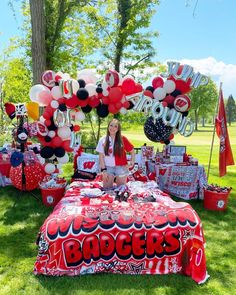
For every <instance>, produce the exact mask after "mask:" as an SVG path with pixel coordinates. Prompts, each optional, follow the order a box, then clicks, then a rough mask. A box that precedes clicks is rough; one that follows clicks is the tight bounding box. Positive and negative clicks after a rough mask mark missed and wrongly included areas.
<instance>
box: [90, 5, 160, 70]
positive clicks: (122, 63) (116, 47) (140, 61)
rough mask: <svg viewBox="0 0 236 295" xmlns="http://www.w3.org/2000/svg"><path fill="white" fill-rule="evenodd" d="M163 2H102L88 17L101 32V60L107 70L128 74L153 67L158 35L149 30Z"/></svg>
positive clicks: (91, 10)
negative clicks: (158, 7) (112, 69)
mask: <svg viewBox="0 0 236 295" xmlns="http://www.w3.org/2000/svg"><path fill="white" fill-rule="evenodd" d="M158 4H159V1H157V0H155V1H151V0H116V1H111V0H110V1H98V5H99V9H90V10H89V11H88V17H89V18H90V20H91V21H92V22H93V23H95V24H96V25H97V26H98V27H100V30H99V31H98V33H99V35H100V38H101V39H102V44H101V48H100V50H99V52H100V56H101V58H100V60H101V62H104V59H105V61H106V65H105V67H107V68H109V67H113V68H114V69H115V70H116V71H118V72H122V73H123V74H125V73H126V74H127V73H128V72H130V71H131V72H132V70H134V69H137V68H139V69H143V68H144V67H145V66H149V65H151V64H152V63H151V58H152V57H153V55H154V54H155V48H154V47H153V46H152V40H153V38H156V37H157V36H158V33H157V32H154V31H148V28H149V27H150V23H151V18H152V16H153V14H154V13H155V8H156V6H157V5H158Z"/></svg>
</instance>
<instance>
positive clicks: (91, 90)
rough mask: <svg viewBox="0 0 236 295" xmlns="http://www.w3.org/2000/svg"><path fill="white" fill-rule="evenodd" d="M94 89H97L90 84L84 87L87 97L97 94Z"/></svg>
mask: <svg viewBox="0 0 236 295" xmlns="http://www.w3.org/2000/svg"><path fill="white" fill-rule="evenodd" d="M96 88H97V86H96V85H95V84H91V83H89V84H86V86H85V89H86V90H87V91H88V93H89V96H93V95H95V94H97V92H96Z"/></svg>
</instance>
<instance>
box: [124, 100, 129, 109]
mask: <svg viewBox="0 0 236 295" xmlns="http://www.w3.org/2000/svg"><path fill="white" fill-rule="evenodd" d="M129 106H130V103H129V102H128V101H125V102H124V103H123V107H124V108H126V109H128V108H129Z"/></svg>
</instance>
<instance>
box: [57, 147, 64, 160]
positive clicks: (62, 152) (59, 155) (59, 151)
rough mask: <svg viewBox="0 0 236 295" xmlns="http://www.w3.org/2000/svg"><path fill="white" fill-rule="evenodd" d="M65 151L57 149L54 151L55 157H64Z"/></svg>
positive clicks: (60, 148)
mask: <svg viewBox="0 0 236 295" xmlns="http://www.w3.org/2000/svg"><path fill="white" fill-rule="evenodd" d="M65 153H66V152H65V150H64V149H63V148H62V147H57V148H55V150H54V154H55V156H56V157H59V158H62V157H63V156H65Z"/></svg>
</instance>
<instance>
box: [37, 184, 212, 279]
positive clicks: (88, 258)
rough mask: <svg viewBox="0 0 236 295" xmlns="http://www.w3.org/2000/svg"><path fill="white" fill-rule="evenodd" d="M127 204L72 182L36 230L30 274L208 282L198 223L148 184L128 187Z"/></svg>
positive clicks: (192, 213)
mask: <svg viewBox="0 0 236 295" xmlns="http://www.w3.org/2000/svg"><path fill="white" fill-rule="evenodd" d="M128 193H129V198H128V201H127V202H124V201H122V202H119V201H117V200H115V196H114V192H112V191H111V192H105V193H104V192H102V191H101V186H100V183H99V182H73V183H72V184H71V186H70V188H69V190H67V192H66V194H65V196H64V198H63V199H62V200H61V201H60V202H59V203H58V205H57V206H56V207H55V208H54V211H53V212H52V213H51V214H50V215H49V217H48V218H47V219H46V220H45V222H44V224H43V225H42V227H41V229H40V240H39V252H38V256H37V261H36V263H35V267H34V273H35V274H44V275H52V276H61V275H68V276H76V275H82V274H89V273H100V272H109V273H119V274H171V273H180V274H184V275H187V276H190V277H192V279H193V280H195V281H196V282H197V283H202V282H204V281H205V280H206V279H207V278H208V274H207V271H206V260H205V252H204V244H205V240H204V235H203V230H202V224H201V221H200V219H199V217H198V215H197V213H196V212H195V211H194V210H193V208H192V207H191V206H190V205H189V204H187V203H185V202H175V201H173V200H172V199H171V198H170V197H169V196H168V195H167V194H165V193H163V192H162V191H160V190H159V189H158V188H157V187H156V184H155V183H154V182H148V183H141V182H129V183H128Z"/></svg>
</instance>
